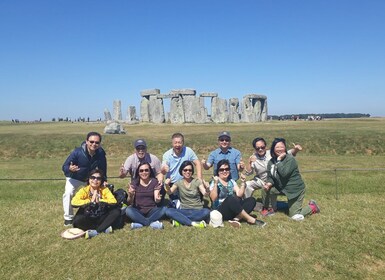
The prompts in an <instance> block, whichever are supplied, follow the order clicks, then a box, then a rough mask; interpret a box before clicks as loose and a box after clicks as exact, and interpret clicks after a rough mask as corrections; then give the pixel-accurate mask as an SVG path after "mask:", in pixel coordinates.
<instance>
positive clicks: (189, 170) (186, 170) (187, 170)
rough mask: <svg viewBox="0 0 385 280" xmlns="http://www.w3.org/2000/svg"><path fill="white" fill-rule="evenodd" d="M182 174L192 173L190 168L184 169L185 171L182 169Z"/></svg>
mask: <svg viewBox="0 0 385 280" xmlns="http://www.w3.org/2000/svg"><path fill="white" fill-rule="evenodd" d="M182 171H183V172H192V169H191V168H185V169H182Z"/></svg>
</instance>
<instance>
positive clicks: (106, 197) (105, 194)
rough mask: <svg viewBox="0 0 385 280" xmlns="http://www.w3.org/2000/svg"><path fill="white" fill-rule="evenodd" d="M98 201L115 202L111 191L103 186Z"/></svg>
mask: <svg viewBox="0 0 385 280" xmlns="http://www.w3.org/2000/svg"><path fill="white" fill-rule="evenodd" d="M99 201H100V202H104V203H107V204H116V203H117V201H116V198H115V196H114V195H113V193H112V192H111V191H110V190H109V188H104V189H103V191H102V197H101V198H100V200H99Z"/></svg>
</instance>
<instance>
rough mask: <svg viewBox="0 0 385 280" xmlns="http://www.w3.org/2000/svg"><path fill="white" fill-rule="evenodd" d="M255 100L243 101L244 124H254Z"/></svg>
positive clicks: (246, 99) (246, 98)
mask: <svg viewBox="0 0 385 280" xmlns="http://www.w3.org/2000/svg"><path fill="white" fill-rule="evenodd" d="M252 100H253V99H250V98H248V97H246V96H245V97H243V99H242V118H241V120H242V122H254V121H255V117H254V112H253V103H252Z"/></svg>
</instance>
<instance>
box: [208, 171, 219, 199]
mask: <svg viewBox="0 0 385 280" xmlns="http://www.w3.org/2000/svg"><path fill="white" fill-rule="evenodd" d="M218 182H219V177H218V176H213V180H212V181H211V184H210V199H211V201H215V200H217V198H218Z"/></svg>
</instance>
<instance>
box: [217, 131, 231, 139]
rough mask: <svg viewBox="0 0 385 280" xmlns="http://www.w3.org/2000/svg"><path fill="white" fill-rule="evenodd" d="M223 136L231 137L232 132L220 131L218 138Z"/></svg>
mask: <svg viewBox="0 0 385 280" xmlns="http://www.w3.org/2000/svg"><path fill="white" fill-rule="evenodd" d="M221 137H228V138H230V139H231V136H230V132H228V131H222V132H219V134H218V138H221Z"/></svg>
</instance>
